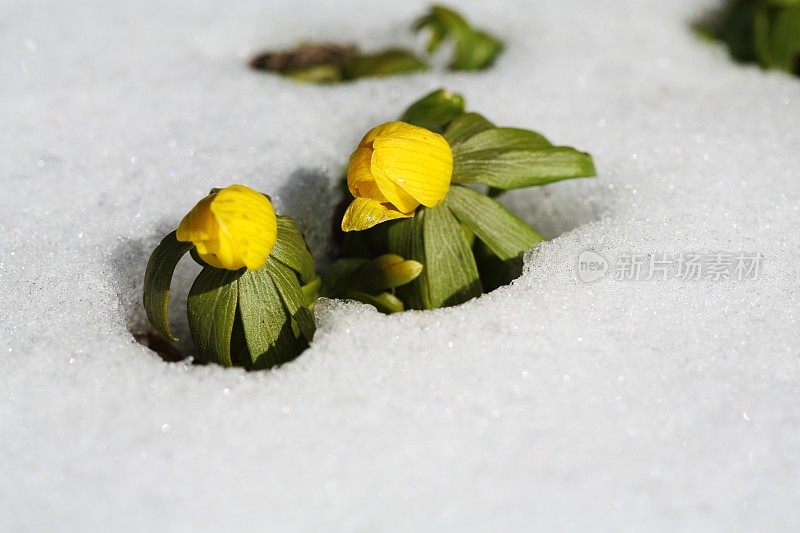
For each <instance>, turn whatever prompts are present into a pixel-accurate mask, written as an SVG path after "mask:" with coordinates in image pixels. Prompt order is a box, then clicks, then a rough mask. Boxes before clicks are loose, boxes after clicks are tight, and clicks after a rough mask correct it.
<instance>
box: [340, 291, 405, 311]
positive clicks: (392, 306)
mask: <svg viewBox="0 0 800 533" xmlns="http://www.w3.org/2000/svg"><path fill="white" fill-rule="evenodd" d="M344 298H345V299H347V300H356V301H357V302H362V303H365V304H369V305H371V306H373V307H375V309H377V310H378V311H380V312H381V313H384V314H387V315H390V314H392V313H399V312H401V311H403V310H404V307H403V302H402V301H401V300H400V299H399V298H398V297H397V296H395V295H393V294H391V293H388V292H382V293H380V294H367V293H366V292H359V291H352V292H349V293H347V294H346V295H344Z"/></svg>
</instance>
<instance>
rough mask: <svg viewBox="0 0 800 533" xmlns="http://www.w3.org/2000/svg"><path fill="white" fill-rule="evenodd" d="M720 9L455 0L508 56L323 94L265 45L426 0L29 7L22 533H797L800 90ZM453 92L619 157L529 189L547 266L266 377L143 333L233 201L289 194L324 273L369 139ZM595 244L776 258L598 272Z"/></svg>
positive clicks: (367, 38) (372, 318) (348, 312)
mask: <svg viewBox="0 0 800 533" xmlns="http://www.w3.org/2000/svg"><path fill="white" fill-rule="evenodd" d="M712 5H713V2H711V0H709V1H707V2H696V1H694V0H680V1H671V2H659V1H656V0H648V1H641V2H625V1H622V0H599V1H596V2H581V1H579V0H547V1H542V2H536V3H535V4H534V3H530V2H526V1H525V0H518V1H513V2H512V1H510V0H509V1H505V2H502V3H500V2H479V1H477V0H475V1H471V2H464V3H463V4H462V3H459V4H458V7H459V8H460V9H461V10H462V11H463V12H464V13H465V14H467V16H468V17H469V18H471V19H472V20H475V21H479V23H480V24H481V25H482V26H485V27H486V28H490V29H492V30H494V31H495V32H497V33H498V34H500V35H502V36H503V37H504V38H505V39H506V40H507V51H506V53H505V54H504V55H503V56H502V57H501V59H500V61H499V62H498V64H497V66H496V68H494V69H493V70H491V71H489V72H486V73H482V74H453V73H447V72H445V71H442V70H437V71H435V72H432V73H428V74H421V75H416V76H412V77H405V78H391V79H384V80H366V81H362V82H358V83H354V84H349V85H341V86H336V87H314V86H306V85H297V84H294V83H292V82H290V81H288V80H284V79H281V78H278V77H272V76H269V75H265V74H263V73H256V72H252V71H249V70H248V69H246V68H245V67H244V63H245V61H246V58H247V57H248V56H249V55H250V54H251V53H253V52H255V51H259V50H261V49H262V48H280V47H284V46H289V45H292V44H294V43H296V42H297V41H299V40H302V39H303V38H308V37H310V38H315V39H342V38H347V37H352V39H353V40H356V41H358V42H359V43H361V44H362V45H363V46H364V47H365V48H367V49H373V48H378V47H380V46H383V45H387V44H390V43H399V44H405V45H409V46H414V45H418V44H419V42H418V41H417V40H415V38H414V37H413V36H410V35H409V34H408V32H407V31H406V28H407V25H408V24H409V23H410V21H411V20H412V19H413V18H414V17H415V16H416V15H418V14H419V13H420V12H422V11H423V10H424V8H425V3H424V2H421V1H408V2H396V3H385V2H379V3H376V2H365V1H363V0H351V1H346V2H345V1H337V2H333V1H331V0H324V1H322V0H321V1H319V2H302V3H298V2H296V1H288V0H286V1H283V0H281V1H270V2H263V1H256V0H250V1H248V0H236V1H228V2H224V3H223V4H220V3H219V2H211V1H208V0H201V1H198V0H193V1H191V2H190V1H188V0H186V1H171V2H161V1H158V2H157V1H154V0H147V1H140V2H127V3H123V2H114V3H108V2H100V1H99V0H86V1H82V2H57V1H55V0H46V1H40V2H36V3H31V2H26V1H23V0H5V2H4V5H3V13H4V16H3V17H2V20H0V49H2V50H3V54H2V61H0V80H2V83H0V100H1V101H2V102H3V105H2V106H0V124H2V127H0V145H2V147H3V149H2V150H0V179H2V183H3V184H4V190H5V194H3V195H2V196H0V234H2V240H1V241H0V280H1V281H2V283H0V302H2V304H0V350H2V357H0V376H2V377H0V387H1V389H0V390H2V397H1V400H0V434H1V435H2V439H0V473H2V479H3V483H2V484H0V529H2V530H4V531H37V530H38V531H41V530H54V529H55V530H61V531H88V530H108V529H109V528H110V527H113V528H114V529H115V530H117V531H142V530H152V529H156V530H159V531H189V530H192V531H196V530H220V529H225V530H233V529H234V528H240V529H245V530H253V529H255V530H265V529H269V530H291V531H320V530H339V531H426V530H461V531H478V530H484V531H485V530H487V529H490V528H491V529H493V530H498V531H521V530H532V529H537V530H541V531H586V530H593V531H712V530H713V531H759V532H765V531H797V530H798V528H800V512H799V511H798V507H797V495H798V493H800V481H798V480H800V455H798V453H797V450H798V449H799V448H800V415H799V414H798V409H797V406H798V404H799V403H800V385H799V384H798V380H799V379H800V342H799V341H798V335H797V333H798V331H800V328H799V327H798V310H799V309H800V290H799V289H798V285H797V279H798V276H799V275H800V268H799V267H798V265H799V264H800V246H798V239H797V228H798V227H800V185H798V180H799V179H800V168H799V167H798V164H797V147H798V146H800V130H798V128H797V123H798V118H799V117H800V82H798V80H797V79H796V78H791V77H789V76H785V75H782V74H775V73H765V72H761V71H759V70H758V69H756V68H754V67H750V66H741V65H735V64H733V63H731V62H730V61H729V60H728V58H727V55H726V53H725V51H724V50H723V49H722V48H721V47H719V46H715V45H708V44H704V43H701V42H699V41H697V40H696V39H695V38H694V37H693V36H692V34H691V32H690V30H689V29H688V26H689V23H690V22H691V21H692V20H694V19H695V18H696V17H698V16H699V15H701V14H702V13H704V11H705V9H706V8H707V7H709V6H712ZM439 86H446V87H448V88H450V89H452V90H456V91H459V92H462V93H463V94H464V95H465V97H466V98H467V101H468V104H469V107H470V109H472V110H477V111H480V112H482V113H484V114H486V115H487V116H488V117H489V118H491V119H492V120H494V121H495V122H496V123H498V124H502V125H512V126H518V127H527V128H532V129H537V130H540V131H542V132H544V133H545V134H547V135H548V136H549V137H550V138H551V139H552V140H554V141H555V142H557V143H560V144H571V145H574V146H577V147H579V148H581V149H584V150H587V151H590V152H591V153H592V154H594V156H595V161H596V163H597V167H598V169H599V171H600V176H599V177H598V178H597V179H594V180H575V181H571V182H562V183H557V184H553V185H550V186H547V187H544V188H541V189H537V190H529V191H522V192H516V193H514V194H512V195H510V197H509V198H508V202H509V204H510V205H512V206H513V207H514V208H515V209H517V210H518V212H520V213H522V214H523V215H524V216H525V217H526V218H527V219H528V220H530V221H531V222H533V223H534V224H536V225H537V227H539V228H540V229H541V230H542V231H543V232H544V233H545V234H546V235H547V236H549V237H557V238H554V239H553V240H552V241H551V242H548V243H545V244H543V245H540V246H539V247H537V248H536V249H535V250H533V251H532V252H530V253H529V255H528V256H527V258H526V269H525V273H524V275H523V277H522V278H521V279H519V280H518V281H517V282H516V283H514V284H513V285H512V286H510V287H505V288H502V289H500V290H498V291H496V292H494V293H492V294H489V295H487V296H484V297H481V298H480V299H478V300H475V301H472V302H469V303H467V304H466V305H463V306H460V307H458V308H453V309H445V310H438V311H433V312H411V313H405V314H402V315H394V316H390V317H386V316H382V315H379V314H377V313H376V312H375V311H374V310H373V309H372V308H370V307H367V306H363V305H360V304H355V303H344V302H322V303H321V304H320V306H319V311H318V315H319V316H318V318H319V321H320V329H319V331H318V333H317V337H316V339H315V341H314V343H313V345H312V347H311V348H310V349H309V350H308V351H307V352H306V353H305V354H304V355H303V356H301V357H300V358H299V359H298V360H296V361H295V362H293V363H291V364H288V365H285V366H283V367H281V368H280V369H277V370H274V371H271V372H254V373H245V372H243V371H240V370H237V369H233V370H226V369H223V368H219V367H214V366H206V367H200V366H192V365H188V364H185V363H174V364H168V363H164V362H163V361H161V360H160V359H159V358H158V357H156V356H155V355H154V354H153V353H152V352H150V351H149V350H148V349H147V348H145V347H144V346H142V345H140V344H138V343H137V342H135V340H134V339H133V337H132V335H131V333H130V331H131V330H137V329H141V328H142V327H143V325H144V318H143V312H142V311H141V308H140V303H139V299H140V291H141V280H142V275H143V269H144V264H145V262H146V260H147V257H148V255H149V253H150V251H151V250H152V248H153V247H154V246H155V244H156V243H157V242H158V240H159V239H160V238H161V236H163V235H164V234H165V233H166V232H168V231H170V230H171V229H173V228H174V227H175V226H176V225H177V222H178V221H179V219H180V217H181V216H182V215H183V214H184V213H185V212H186V211H187V210H188V209H189V208H191V206H192V205H193V204H194V202H195V201H196V200H197V199H199V198H200V197H201V196H202V195H204V194H205V193H206V192H207V191H208V189H210V188H211V187H213V186H220V185H223V186H224V185H227V184H230V183H234V182H241V183H245V184H247V185H250V186H252V187H254V188H257V189H259V190H262V191H264V192H267V193H270V194H272V195H273V197H274V198H275V201H276V204H277V207H278V210H279V211H280V212H284V213H289V214H292V215H294V216H296V217H297V218H298V220H299V222H300V224H301V225H302V227H303V228H304V229H305V231H306V232H307V236H308V238H309V241H310V243H311V245H312V247H313V248H314V249H315V250H316V251H318V253H319V256H320V258H322V257H323V256H324V249H325V246H326V243H327V241H328V239H329V228H330V220H329V217H330V214H331V211H332V209H333V204H334V203H335V202H336V201H337V198H336V197H335V195H333V194H332V193H331V191H332V190H333V188H334V186H335V182H336V180H337V178H338V175H339V172H340V169H341V167H342V165H343V164H344V163H345V162H346V158H347V156H348V155H349V153H350V151H351V150H352V148H353V146H355V144H356V143H357V141H358V139H359V138H360V137H361V135H362V134H363V133H364V132H365V131H366V130H367V129H368V128H369V127H371V126H373V125H375V124H377V123H380V122H383V121H386V120H389V119H391V118H394V117H395V116H397V115H398V114H399V113H400V112H401V111H402V109H403V108H404V107H405V106H406V105H407V104H408V103H410V102H411V101H413V100H414V99H416V98H417V97H419V96H421V95H422V94H425V93H426V92H428V91H430V90H432V89H434V88H436V87H439ZM585 249H592V250H595V251H597V252H599V253H601V254H603V255H604V256H606V257H616V256H618V255H619V254H621V253H624V252H634V253H657V252H665V253H682V252H692V251H698V252H703V253H707V252H713V251H729V252H739V251H747V252H757V253H760V254H763V257H764V261H763V265H762V266H763V268H762V272H761V276H760V278H759V279H757V280H751V281H741V282H739V281H719V282H711V281H685V282H684V281H680V280H670V281H657V280H651V281H638V282H624V281H616V280H614V279H611V278H605V279H602V280H600V281H597V282H595V283H591V284H587V283H583V282H581V281H579V280H578V278H577V275H576V262H577V258H578V256H579V254H580V253H581V251H583V250H585ZM194 272H195V270H194V269H193V267H192V265H191V264H189V263H185V264H182V265H181V267H180V268H179V272H178V275H177V280H176V282H175V292H176V294H177V297H176V302H175V305H174V313H173V317H174V321H175V322H176V323H177V326H178V328H177V329H178V331H179V332H180V331H182V332H183V333H184V336H185V323H184V325H183V326H181V325H180V317H181V305H182V302H181V301H180V300H181V298H183V299H185V294H186V291H187V290H188V287H189V285H190V284H191V280H192V276H193V274H194ZM181 327H183V329H181Z"/></svg>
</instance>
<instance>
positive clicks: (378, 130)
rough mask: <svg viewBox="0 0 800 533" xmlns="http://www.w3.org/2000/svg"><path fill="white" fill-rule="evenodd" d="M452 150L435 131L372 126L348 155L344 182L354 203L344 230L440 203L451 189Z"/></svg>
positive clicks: (400, 124) (409, 214) (401, 125)
mask: <svg viewBox="0 0 800 533" xmlns="http://www.w3.org/2000/svg"><path fill="white" fill-rule="evenodd" d="M452 175H453V152H452V151H451V150H450V145H449V144H448V143H447V141H446V140H445V139H444V137H442V136H441V135H439V134H438V133H434V132H432V131H430V130H427V129H425V128H420V127H418V126H412V125H411V124H406V123H405V122H387V123H386V124H382V125H380V126H377V127H375V128H372V129H371V130H370V131H369V132H368V133H367V134H366V135H365V136H364V138H363V139H362V140H361V143H359V145H358V148H357V149H356V151H355V152H353V155H351V156H350V165H349V167H348V169H347V186H348V188H349V189H350V193H351V194H352V195H353V196H354V198H355V199H354V200H353V203H351V204H350V207H348V208H347V212H345V214H344V217H343V218H342V229H343V230H344V231H358V230H364V229H367V228H371V227H372V226H374V225H376V224H380V223H381V222H386V221H387V220H393V219H397V218H408V217H412V216H414V210H415V209H416V208H417V207H419V206H420V204H421V205H424V206H426V207H433V206H435V205H437V204H439V203H440V202H441V201H442V200H444V197H445V196H446V195H447V191H448V190H449V188H450V178H451V177H452Z"/></svg>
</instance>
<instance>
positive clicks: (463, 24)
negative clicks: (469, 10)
mask: <svg viewBox="0 0 800 533" xmlns="http://www.w3.org/2000/svg"><path fill="white" fill-rule="evenodd" d="M412 29H413V31H415V32H428V34H429V37H428V43H427V52H428V53H429V54H433V53H435V52H437V51H438V50H439V49H440V48H441V46H442V45H443V44H445V43H448V44H449V45H450V46H451V47H452V54H451V60H450V63H449V65H448V68H449V69H450V70H457V71H459V70H464V71H476V70H484V69H487V68H489V67H490V66H491V65H492V63H494V61H495V59H497V56H498V55H500V53H501V52H502V50H503V42H502V41H501V40H500V39H498V38H497V37H495V36H494V35H492V34H490V33H488V32H486V31H484V30H481V29H478V28H475V27H473V26H472V25H471V24H470V23H469V22H468V21H467V20H466V19H465V18H464V17H463V16H461V15H460V14H458V13H457V12H456V11H454V10H452V9H449V8H446V7H443V6H439V5H434V6H432V7H431V8H430V10H429V11H428V12H427V13H426V14H425V15H424V16H422V17H421V18H419V19H418V20H417V21H416V22H415V23H414V26H413V28H412ZM250 67H251V68H253V69H255V70H265V71H267V72H275V73H278V74H281V75H283V76H286V77H288V78H292V79H294V80H296V81H301V82H306V83H318V84H319V83H338V82H343V81H352V80H356V79H359V78H367V77H375V76H393V75H398V74H412V73H415V72H420V71H424V70H428V69H429V66H428V63H426V62H425V61H424V60H423V59H420V58H419V57H418V56H417V54H415V53H414V52H412V51H410V50H405V49H403V48H397V47H393V48H388V49H385V50H381V51H378V52H371V53H365V52H362V51H361V50H359V48H358V47H357V46H355V45H343V44H338V43H303V44H300V45H299V46H298V47H296V48H294V49H291V50H279V51H268V52H264V53H261V54H258V55H257V56H255V57H253V58H252V59H251V60H250Z"/></svg>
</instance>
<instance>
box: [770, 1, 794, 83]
mask: <svg viewBox="0 0 800 533" xmlns="http://www.w3.org/2000/svg"><path fill="white" fill-rule="evenodd" d="M769 43H770V46H769V54H770V65H769V66H771V67H773V68H778V69H781V70H784V71H787V72H793V71H794V69H795V68H797V67H798V63H797V61H798V58H800V7H792V8H789V7H786V8H782V9H778V10H777V11H776V12H775V13H774V15H773V17H772V21H771V35H770V39H769Z"/></svg>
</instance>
